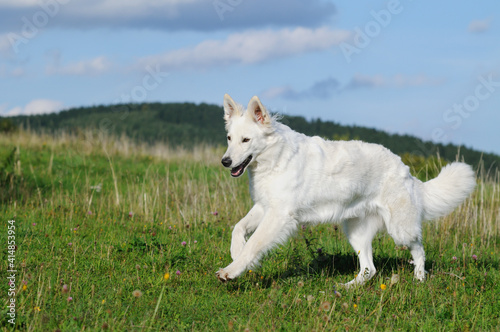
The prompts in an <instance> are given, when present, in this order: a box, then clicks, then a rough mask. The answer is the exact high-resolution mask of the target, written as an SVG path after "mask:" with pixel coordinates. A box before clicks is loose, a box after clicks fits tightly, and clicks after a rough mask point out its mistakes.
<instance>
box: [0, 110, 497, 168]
mask: <svg viewBox="0 0 500 332" xmlns="http://www.w3.org/2000/svg"><path fill="white" fill-rule="evenodd" d="M222 113H223V111H222V108H221V107H220V106H216V105H208V104H199V105H197V104H193V103H168V104H163V103H144V104H127V105H125V104H122V105H113V106H94V107H82V108H75V109H70V110H67V111H62V112H60V113H56V114H44V115H32V116H17V117H11V118H8V119H1V118H0V120H1V121H0V131H8V130H10V129H9V128H11V126H10V125H9V124H8V122H9V121H10V122H11V123H12V125H13V126H14V127H15V126H17V127H23V128H25V129H30V130H34V131H45V132H49V133H50V132H57V131H61V130H64V131H67V132H70V133H80V132H82V131H83V130H85V129H87V130H88V129H91V130H93V131H94V132H96V133H98V132H104V133H106V134H112V135H122V134H125V135H127V136H129V137H132V138H134V139H136V140H138V141H146V142H150V143H152V142H156V141H162V142H166V143H168V144H170V145H172V146H179V145H182V146H186V147H191V146H193V145H195V144H199V143H205V144H213V145H224V144H225V132H224V122H223V120H222ZM282 122H283V123H285V124H287V125H288V126H290V127H291V128H292V129H294V130H297V131H299V132H302V133H304V134H306V135H311V136H312V135H318V136H321V137H324V138H328V139H343V140H347V139H360V140H363V141H366V142H373V143H378V144H382V145H384V146H385V147H387V148H389V149H390V150H392V151H393V152H394V153H396V154H399V155H404V154H412V155H421V156H425V157H428V156H435V155H436V154H437V153H439V155H440V157H441V158H443V159H445V160H448V161H452V160H455V158H456V155H457V152H458V151H459V147H458V146H455V145H452V144H448V145H443V144H435V143H432V142H424V141H422V140H421V139H419V138H416V137H413V136H409V135H395V134H388V133H386V132H383V131H380V130H376V129H371V128H365V127H358V126H343V125H340V124H338V123H335V122H331V121H322V120H320V119H317V120H312V121H307V120H306V119H305V118H303V117H298V116H284V117H283V119H282ZM460 155H461V156H462V157H463V158H464V159H465V161H466V162H468V163H470V164H473V165H474V166H477V165H478V164H479V161H480V160H483V162H484V166H485V168H486V169H489V168H490V167H492V166H493V167H498V166H499V165H500V157H499V156H497V155H494V154H486V153H482V152H480V151H476V150H473V149H469V148H466V147H460Z"/></svg>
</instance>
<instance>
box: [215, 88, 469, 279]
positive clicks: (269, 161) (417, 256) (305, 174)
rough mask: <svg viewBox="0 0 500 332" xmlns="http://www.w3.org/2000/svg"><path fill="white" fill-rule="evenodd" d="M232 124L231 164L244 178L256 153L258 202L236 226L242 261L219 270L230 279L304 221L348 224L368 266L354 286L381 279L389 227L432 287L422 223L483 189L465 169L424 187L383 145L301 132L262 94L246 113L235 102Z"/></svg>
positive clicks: (235, 244)
mask: <svg viewBox="0 0 500 332" xmlns="http://www.w3.org/2000/svg"><path fill="white" fill-rule="evenodd" d="M224 119H225V121H226V129H227V132H228V138H229V139H228V149H227V152H226V153H225V154H224V157H223V163H224V164H225V166H226V167H230V168H233V169H232V174H233V176H240V175H241V174H243V173H244V171H245V169H243V170H241V169H240V170H238V169H237V166H239V165H241V164H242V163H244V161H245V159H247V158H248V157H249V156H250V155H251V156H252V159H251V161H250V163H249V164H248V166H247V167H246V169H248V174H249V178H250V193H251V196H252V199H253V201H254V203H255V205H254V206H253V207H252V209H251V210H250V211H249V212H248V214H247V215H246V216H245V217H244V218H243V219H242V220H241V221H240V222H239V223H238V224H236V226H235V227H234V230H233V233H232V242H231V257H232V259H233V262H232V263H231V264H229V265H228V266H226V267H225V268H223V269H220V270H219V271H218V272H217V277H218V278H219V279H220V280H221V281H226V280H230V279H233V278H236V277H238V276H240V275H241V274H242V273H244V272H245V271H247V270H248V269H250V268H251V267H252V266H254V265H255V264H257V263H258V261H259V259H260V258H261V256H262V255H263V254H264V253H265V252H266V251H268V250H269V249H271V248H272V247H273V246H275V245H276V244H280V243H283V242H285V241H286V240H287V239H288V237H289V236H290V235H291V234H293V233H294V232H295V231H296V229H297V226H298V225H300V224H304V223H341V224H342V226H343V228H344V232H345V234H346V235H347V237H348V239H349V242H350V243H351V245H352V247H353V248H354V250H355V252H357V253H358V257H359V263H360V273H358V275H357V276H356V278H355V279H354V280H352V281H350V282H349V283H348V284H347V286H350V285H353V284H362V283H364V282H365V281H366V280H368V279H370V278H371V277H373V275H374V274H375V272H376V269H375V266H374V265H373V258H372V245H371V243H372V240H373V237H374V236H375V234H376V233H377V232H379V231H382V230H386V231H387V232H388V233H389V234H390V235H391V237H392V238H393V239H394V241H395V242H396V244H398V245H406V246H408V247H409V248H410V250H411V254H412V256H413V261H414V264H415V277H416V278H417V279H418V280H424V279H425V270H424V263H425V253H424V248H423V246H422V228H421V224H422V221H423V220H424V219H433V218H437V217H439V216H443V215H446V214H447V213H449V212H451V211H452V210H453V209H454V208H455V207H457V206H458V205H459V204H460V203H461V202H462V201H464V200H465V199H466V198H467V197H468V196H469V195H470V194H471V192H472V191H473V189H474V187H475V184H476V182H475V174H474V172H473V170H472V168H471V167H470V166H468V165H466V164H463V163H452V164H451V165H449V166H447V167H445V168H443V170H442V172H441V174H440V175H439V176H438V177H437V178H436V179H433V180H431V181H428V182H426V183H422V182H421V181H420V180H418V179H416V178H415V177H413V176H412V175H411V174H410V171H409V169H408V167H407V166H405V165H404V164H403V163H402V162H401V159H400V158H399V157H398V156H396V155H395V154H393V153H392V152H390V151H389V150H388V149H386V148H384V147H383V146H381V145H377V144H369V143H364V142H360V141H349V142H344V141H325V140H323V139H321V138H319V137H308V136H305V135H303V134H300V133H297V132H295V131H293V130H292V129H290V128H289V127H287V126H285V125H283V124H281V123H279V122H278V121H276V120H275V119H273V118H272V117H271V116H270V114H269V113H268V112H267V110H266V109H265V107H264V106H262V104H261V102H260V100H259V99H258V98H257V97H253V98H252V99H251V101H250V103H249V105H248V108H247V110H246V111H245V110H244V109H243V107H242V106H241V105H238V104H236V103H235V102H234V101H233V100H232V99H231V97H229V96H228V95H225V96H224ZM251 233H253V234H252V236H250V238H249V239H248V241H247V240H246V238H247V235H249V234H251Z"/></svg>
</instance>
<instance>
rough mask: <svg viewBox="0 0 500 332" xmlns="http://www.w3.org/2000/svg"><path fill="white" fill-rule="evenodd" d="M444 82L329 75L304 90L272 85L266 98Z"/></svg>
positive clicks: (425, 78) (322, 95)
mask: <svg viewBox="0 0 500 332" xmlns="http://www.w3.org/2000/svg"><path fill="white" fill-rule="evenodd" d="M443 82H444V80H443V79H439V78H430V77H428V76H426V75H417V76H405V75H401V74H398V75H394V76H391V77H385V76H383V75H373V76H369V75H361V74H356V75H354V76H353V77H352V78H351V80H350V81H349V82H348V83H347V84H341V83H340V82H339V81H338V80H337V79H335V78H333V77H329V78H326V79H323V80H319V81H317V82H315V83H314V84H313V85H311V86H310V87H309V88H307V89H304V90H296V89H294V88H292V87H290V86H281V87H271V88H269V89H267V90H265V91H264V92H262V96H263V97H264V98H269V99H272V98H284V99H292V100H297V99H329V98H331V97H333V96H335V95H336V94H337V93H340V92H342V91H344V90H351V89H360V88H381V87H390V88H402V87H416V86H433V85H439V84H442V83H443Z"/></svg>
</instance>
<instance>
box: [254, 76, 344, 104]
mask: <svg viewBox="0 0 500 332" xmlns="http://www.w3.org/2000/svg"><path fill="white" fill-rule="evenodd" d="M339 91H340V83H339V81H338V80H336V79H335V78H332V77H329V78H327V79H324V80H321V81H317V82H315V83H314V84H313V85H312V86H311V87H309V88H307V89H305V90H301V91H297V90H295V89H293V88H291V87H289V86H285V87H274V88H270V89H268V90H266V91H264V92H263V93H262V96H263V97H264V98H269V99H272V98H285V99H292V100H299V99H311V98H314V99H328V98H330V97H332V96H333V95H334V94H336V93H338V92H339Z"/></svg>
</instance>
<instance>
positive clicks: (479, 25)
mask: <svg viewBox="0 0 500 332" xmlns="http://www.w3.org/2000/svg"><path fill="white" fill-rule="evenodd" d="M490 24H491V20H490V19H485V20H474V21H471V22H470V23H469V26H468V30H469V32H472V33H481V32H485V31H487V30H489V29H490Z"/></svg>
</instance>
